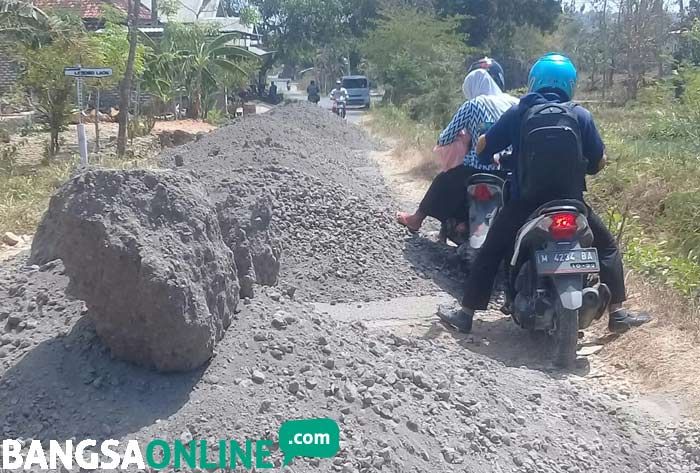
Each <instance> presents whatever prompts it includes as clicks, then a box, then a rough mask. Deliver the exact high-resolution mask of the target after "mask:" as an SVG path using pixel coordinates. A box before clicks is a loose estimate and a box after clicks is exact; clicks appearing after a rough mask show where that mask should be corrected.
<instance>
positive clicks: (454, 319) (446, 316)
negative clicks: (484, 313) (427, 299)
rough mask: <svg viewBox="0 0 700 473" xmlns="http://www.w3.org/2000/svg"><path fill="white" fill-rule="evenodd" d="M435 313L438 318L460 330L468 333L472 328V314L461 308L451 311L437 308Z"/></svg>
mask: <svg viewBox="0 0 700 473" xmlns="http://www.w3.org/2000/svg"><path fill="white" fill-rule="evenodd" d="M437 314H438V317H440V320H442V321H443V322H445V323H447V324H450V325H452V326H453V327H455V328H456V329H457V330H459V331H460V332H464V333H469V332H471V330H472V322H473V320H474V316H473V315H470V314H468V313H466V312H465V311H464V310H462V309H458V310H453V311H451V312H447V311H442V310H438V313H437Z"/></svg>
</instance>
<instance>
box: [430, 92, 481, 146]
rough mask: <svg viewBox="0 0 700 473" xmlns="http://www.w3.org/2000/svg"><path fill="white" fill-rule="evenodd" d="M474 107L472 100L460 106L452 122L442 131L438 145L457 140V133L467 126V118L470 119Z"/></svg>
mask: <svg viewBox="0 0 700 473" xmlns="http://www.w3.org/2000/svg"><path fill="white" fill-rule="evenodd" d="M473 107H474V105H473V104H472V102H471V101H468V102H464V104H463V105H462V106H461V107H459V110H457V113H455V114H454V116H453V117H452V120H451V121H450V123H449V124H448V125H447V127H445V129H444V130H442V132H441V133H440V137H439V138H438V145H440V146H445V145H449V144H450V143H452V142H453V141H454V140H455V138H456V137H457V134H458V133H459V132H460V131H461V130H463V129H464V128H465V127H466V126H467V120H468V119H469V115H470V114H471V113H472V112H473Z"/></svg>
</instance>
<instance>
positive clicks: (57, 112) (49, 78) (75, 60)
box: [19, 30, 90, 155]
mask: <svg viewBox="0 0 700 473" xmlns="http://www.w3.org/2000/svg"><path fill="white" fill-rule="evenodd" d="M88 44H89V42H88V38H87V36H86V35H85V34H84V33H83V32H82V31H80V30H78V31H76V34H75V36H73V37H72V38H71V39H65V38H62V37H61V38H57V39H56V40H54V41H53V42H51V43H49V44H47V45H44V46H42V47H39V48H33V47H31V46H26V45H22V46H20V48H19V52H20V53H19V54H20V56H21V57H22V63H23V65H24V74H23V76H22V83H23V84H24V86H25V87H27V88H28V89H30V90H32V91H33V95H34V97H35V100H36V103H35V105H36V108H37V109H38V110H39V112H41V113H42V114H43V115H44V116H45V117H46V120H47V123H48V126H49V129H50V132H51V140H50V146H49V152H50V155H54V154H56V153H57V152H58V150H59V148H60V142H59V140H58V133H59V132H60V131H61V130H62V129H63V128H64V127H65V125H66V123H67V121H68V119H69V117H70V114H71V111H72V110H71V106H70V103H71V102H70V100H71V97H72V94H73V93H74V90H75V83H74V81H73V80H72V79H71V78H69V77H65V76H64V75H63V67H64V66H65V65H66V64H79V63H80V61H81V60H83V61H89V51H90V50H89V48H87V46H88Z"/></svg>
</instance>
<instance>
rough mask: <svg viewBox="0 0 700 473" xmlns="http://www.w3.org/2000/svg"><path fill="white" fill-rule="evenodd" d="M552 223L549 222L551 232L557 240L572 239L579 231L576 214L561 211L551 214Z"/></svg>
mask: <svg viewBox="0 0 700 473" xmlns="http://www.w3.org/2000/svg"><path fill="white" fill-rule="evenodd" d="M550 218H551V219H552V223H550V224H549V234H550V235H552V238H554V239H555V240H570V239H572V238H573V237H574V235H576V232H577V231H578V222H577V221H576V214H574V213H570V212H560V213H556V214H554V215H551V216H550Z"/></svg>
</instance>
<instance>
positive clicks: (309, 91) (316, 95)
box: [306, 80, 321, 103]
mask: <svg viewBox="0 0 700 473" xmlns="http://www.w3.org/2000/svg"><path fill="white" fill-rule="evenodd" d="M306 95H307V96H308V100H309V102H312V103H318V102H319V101H320V100H321V89H319V88H318V85H316V81H313V80H312V81H311V83H310V84H309V86H308V87H307V88H306Z"/></svg>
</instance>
